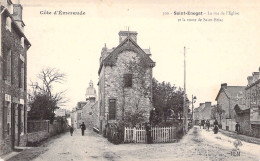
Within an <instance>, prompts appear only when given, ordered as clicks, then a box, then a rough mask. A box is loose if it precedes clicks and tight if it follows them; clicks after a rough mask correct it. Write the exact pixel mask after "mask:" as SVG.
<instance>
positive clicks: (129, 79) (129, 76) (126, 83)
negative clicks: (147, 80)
mask: <svg viewBox="0 0 260 161" xmlns="http://www.w3.org/2000/svg"><path fill="white" fill-rule="evenodd" d="M124 86H125V87H132V74H125V75H124Z"/></svg>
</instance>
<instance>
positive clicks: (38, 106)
mask: <svg viewBox="0 0 260 161" xmlns="http://www.w3.org/2000/svg"><path fill="white" fill-rule="evenodd" d="M65 78H66V75H65V74H64V73H61V72H59V71H58V70H57V69H55V68H45V69H42V70H41V72H40V73H39V75H38V79H39V80H40V83H39V82H31V85H30V86H31V87H32V88H33V93H32V94H31V95H32V99H31V100H30V101H29V105H30V107H31V111H30V112H29V113H28V117H29V118H30V119H48V120H50V122H51V123H52V122H53V119H54V116H55V113H54V111H55V110H56V109H58V108H59V107H60V106H64V104H65V103H66V102H67V101H68V100H67V99H66V98H65V93H66V91H60V92H54V91H53V87H54V85H55V84H57V83H58V84H62V83H64V81H65Z"/></svg>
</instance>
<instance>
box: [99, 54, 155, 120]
mask: <svg viewBox="0 0 260 161" xmlns="http://www.w3.org/2000/svg"><path fill="white" fill-rule="evenodd" d="M139 62H140V57H139V54H137V53H135V52H133V51H123V52H122V53H120V54H119V55H118V58H117V63H116V65H115V66H112V67H110V66H106V67H105V73H104V75H105V78H104V79H105V84H104V86H105V87H104V88H105V93H104V95H105V111H106V113H108V107H109V99H116V119H117V120H121V119H122V116H123V111H124V112H127V111H135V110H145V111H146V120H147V121H148V118H149V112H150V110H151V108H152V105H151V103H150V100H149V97H150V98H151V89H152V83H151V80H152V69H151V68H149V67H148V68H147V69H146V70H144V69H142V68H140V66H139V65H138V63H139ZM124 74H133V79H132V80H133V81H132V87H124Z"/></svg>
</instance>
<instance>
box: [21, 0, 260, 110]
mask: <svg viewBox="0 0 260 161" xmlns="http://www.w3.org/2000/svg"><path fill="white" fill-rule="evenodd" d="M20 2H21V4H22V5H23V21H24V23H25V25H26V26H25V35H26V36H27V38H28V40H29V41H30V42H31V44H32V46H31V48H30V49H29V50H28V82H30V81H36V80H37V74H38V73H39V72H40V70H41V69H42V68H45V67H53V68H57V69H59V70H60V71H61V72H64V73H66V75H67V78H66V82H65V83H64V84H60V85H57V86H55V90H57V91H58V90H62V89H67V97H68V98H69V99H70V101H69V102H68V103H67V105H66V106H65V107H64V108H66V109H72V108H73V107H75V106H76V104H77V102H78V101H84V100H85V91H86V88H87V87H88V83H89V81H90V80H93V81H94V87H95V88H96V89H98V87H97V83H98V68H99V58H100V54H101V49H102V47H104V44H105V43H106V46H107V47H108V48H112V47H116V46H117V45H118V44H119V37H118V32H119V31H121V30H127V28H128V27H129V30H131V31H137V32H138V35H137V43H138V45H139V46H140V47H141V48H150V49H151V53H152V57H151V58H152V59H153V61H155V62H156V66H155V67H154V68H153V76H154V77H155V78H156V79H157V80H159V81H160V82H162V81H166V82H170V83H171V84H174V85H176V86H180V87H182V88H183V86H184V83H183V82H184V65H183V64H184V46H185V47H186V91H187V95H188V98H189V99H190V100H191V97H192V95H195V96H196V97H197V101H196V103H195V107H197V106H198V105H199V103H203V102H208V101H211V102H212V103H213V104H215V103H216V102H215V98H216V96H217V93H218V91H219V89H220V85H221V83H227V84H228V85H230V86H246V85H247V77H248V76H249V75H252V72H257V71H259V67H260V54H259V53H260V45H259V42H260V30H259V28H260V21H259V20H258V18H259V16H260V2H259V1H251V2H243V1H240V0H236V1H234V0H230V1H228V2H225V1H224V0H218V1H217V0H214V1H213V0H211V1H206V0H200V1H198V0H195V1H189V0H183V1H177V0H175V1H168V0H166V1H163V2H162V1H159V0H151V1H148V0H139V1H137V0H136V1H135V0H128V1H124V2H122V1H119V0H100V1H83V0H74V1H68V0H63V1H61V0H45V1H33V0H20ZM60 10H61V11H65V12H80V11H82V12H85V15H54V14H53V13H54V11H60ZM229 11H230V12H229ZM42 12H44V13H46V12H52V14H41V13H42ZM177 12H186V13H188V12H196V13H200V12H202V13H203V14H202V15H197V16H196V15H175V14H174V13H177ZM229 13H236V14H233V15H230V14H229ZM215 18H216V19H218V20H219V19H220V20H222V21H218V22H214V19H215ZM183 19H185V21H183ZM188 19H189V20H193V21H188ZM194 19H195V20H196V21H194ZM199 19H201V20H202V21H198V20H199ZM209 19H212V20H213V21H205V20H209ZM97 91H98V90H97Z"/></svg>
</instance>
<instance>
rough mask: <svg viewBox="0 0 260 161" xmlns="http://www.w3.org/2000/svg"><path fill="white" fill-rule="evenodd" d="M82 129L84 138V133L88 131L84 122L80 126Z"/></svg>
mask: <svg viewBox="0 0 260 161" xmlns="http://www.w3.org/2000/svg"><path fill="white" fill-rule="evenodd" d="M80 128H81V134H82V136H84V131H85V130H86V125H85V124H84V122H82V124H81V125H80Z"/></svg>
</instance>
